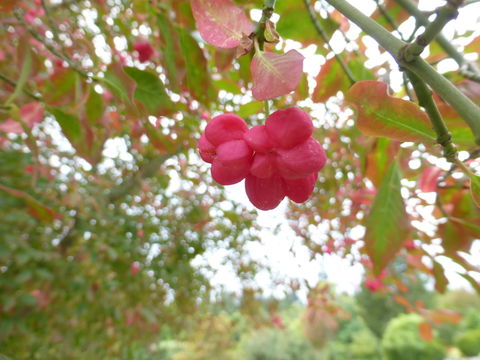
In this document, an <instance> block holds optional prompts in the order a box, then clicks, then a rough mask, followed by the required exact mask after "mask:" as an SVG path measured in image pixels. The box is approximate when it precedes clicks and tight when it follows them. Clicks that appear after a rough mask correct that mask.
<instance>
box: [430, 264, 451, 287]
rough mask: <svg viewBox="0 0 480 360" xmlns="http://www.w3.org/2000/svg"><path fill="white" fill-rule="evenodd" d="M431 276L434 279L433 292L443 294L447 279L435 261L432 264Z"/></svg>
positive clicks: (440, 266)
mask: <svg viewBox="0 0 480 360" xmlns="http://www.w3.org/2000/svg"><path fill="white" fill-rule="evenodd" d="M433 276H434V278H435V290H437V291H438V292H439V293H442V294H443V293H444V292H445V290H446V289H447V285H448V279H447V277H446V276H445V272H444V270H443V267H442V265H440V264H439V263H438V262H436V261H434V262H433Z"/></svg>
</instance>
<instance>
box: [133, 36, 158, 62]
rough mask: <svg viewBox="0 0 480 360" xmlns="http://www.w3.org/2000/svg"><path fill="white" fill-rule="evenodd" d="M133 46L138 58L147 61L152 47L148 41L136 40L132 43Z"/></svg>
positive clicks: (150, 55)
mask: <svg viewBox="0 0 480 360" xmlns="http://www.w3.org/2000/svg"><path fill="white" fill-rule="evenodd" d="M133 48H134V50H135V51H136V52H138V60H140V62H142V63H143V62H147V61H148V60H150V58H151V57H152V55H153V52H154V51H153V48H152V45H150V43H149V42H146V41H137V42H135V44H133Z"/></svg>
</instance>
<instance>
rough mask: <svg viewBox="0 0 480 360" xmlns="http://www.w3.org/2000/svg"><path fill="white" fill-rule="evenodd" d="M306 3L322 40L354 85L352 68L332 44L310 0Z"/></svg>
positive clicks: (305, 0) (305, 1) (306, 0)
mask: <svg viewBox="0 0 480 360" xmlns="http://www.w3.org/2000/svg"><path fill="white" fill-rule="evenodd" d="M303 2H304V4H305V7H306V9H307V11H308V15H309V16H310V20H312V23H313V26H314V27H315V29H316V30H317V33H318V35H320V37H321V38H322V40H323V41H324V42H325V44H327V47H328V49H329V50H330V51H331V52H332V53H333V55H334V56H335V59H336V60H337V62H338V63H339V65H340V67H341V68H342V70H343V72H344V73H345V75H347V77H348V80H350V84H351V85H353V84H355V82H356V80H355V76H354V75H353V74H352V72H351V71H350V69H349V68H348V66H347V64H345V62H344V61H343V59H342V57H341V56H340V55H339V54H337V52H336V51H335V50H333V47H332V45H331V44H330V39H329V38H328V36H327V33H326V32H325V29H324V28H323V26H322V24H320V22H319V21H318V19H317V18H316V17H315V13H314V11H313V9H312V7H311V5H310V3H309V0H304V1H303Z"/></svg>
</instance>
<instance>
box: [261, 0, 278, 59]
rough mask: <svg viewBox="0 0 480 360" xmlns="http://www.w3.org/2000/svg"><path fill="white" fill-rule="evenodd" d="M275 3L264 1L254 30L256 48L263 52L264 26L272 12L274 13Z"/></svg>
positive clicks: (273, 1)
mask: <svg viewBox="0 0 480 360" xmlns="http://www.w3.org/2000/svg"><path fill="white" fill-rule="evenodd" d="M275 1H276V0H265V2H264V4H263V9H262V17H261V18H260V21H259V23H258V27H257V30H256V33H257V41H258V46H259V47H260V49H261V50H263V44H264V43H265V24H266V23H267V21H268V20H269V19H270V18H271V17H272V15H273V12H274V11H275Z"/></svg>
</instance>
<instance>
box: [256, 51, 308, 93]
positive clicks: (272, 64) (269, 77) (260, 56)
mask: <svg viewBox="0 0 480 360" xmlns="http://www.w3.org/2000/svg"><path fill="white" fill-rule="evenodd" d="M304 59H305V58H304V57H303V55H302V54H300V53H299V52H298V51H296V50H290V51H289V52H287V53H286V54H283V55H280V54H275V53H271V52H262V51H257V52H256V53H255V56H254V57H253V60H252V64H251V67H250V69H251V72H252V78H253V89H252V92H253V97H254V98H255V99H257V100H259V101H263V100H269V99H273V98H276V97H279V96H282V95H286V94H288V93H289V92H291V91H293V90H295V89H296V88H297V86H298V84H299V82H300V80H301V78H302V73H303V60H304Z"/></svg>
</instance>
